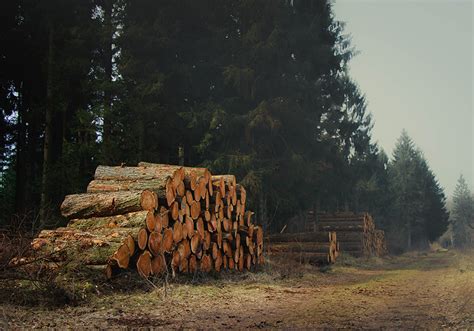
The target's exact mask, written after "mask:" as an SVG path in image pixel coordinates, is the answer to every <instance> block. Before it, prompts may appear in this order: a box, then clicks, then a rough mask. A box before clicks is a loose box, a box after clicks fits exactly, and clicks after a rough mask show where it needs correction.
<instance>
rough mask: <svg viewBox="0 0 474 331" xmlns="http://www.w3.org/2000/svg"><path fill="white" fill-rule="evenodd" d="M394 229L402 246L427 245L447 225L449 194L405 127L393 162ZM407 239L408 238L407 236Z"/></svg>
mask: <svg viewBox="0 0 474 331" xmlns="http://www.w3.org/2000/svg"><path fill="white" fill-rule="evenodd" d="M389 186H390V190H391V195H392V196H393V199H394V201H393V204H392V205H391V215H390V217H391V222H390V232H391V233H392V234H393V235H395V236H396V235H401V236H402V237H398V238H397V241H398V242H399V243H400V242H401V243H404V244H402V245H401V246H402V248H407V249H411V248H413V247H426V246H427V244H428V241H429V240H431V241H433V240H435V239H436V238H437V237H438V236H440V235H441V234H442V233H443V232H444V231H445V230H446V228H447V224H448V223H447V220H448V213H447V211H446V207H445V200H446V199H445V196H444V193H443V190H442V188H441V187H440V186H439V183H438V182H437V181H436V178H435V176H434V174H433V172H432V171H431V170H430V169H429V166H428V164H427V162H426V160H425V159H424V157H423V155H422V153H421V152H420V151H419V150H418V149H417V148H416V147H415V145H414V143H413V141H412V140H411V138H410V137H409V136H408V134H407V132H406V131H405V130H403V132H402V134H401V136H400V138H399V139H398V141H397V144H396V146H395V149H394V152H393V160H392V162H391V163H390V165H389ZM403 239H404V240H403Z"/></svg>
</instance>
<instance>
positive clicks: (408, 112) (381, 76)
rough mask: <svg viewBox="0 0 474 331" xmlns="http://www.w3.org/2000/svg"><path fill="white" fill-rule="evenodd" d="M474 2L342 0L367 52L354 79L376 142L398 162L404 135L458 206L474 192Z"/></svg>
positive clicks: (339, 14) (356, 62)
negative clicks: (463, 190) (462, 185)
mask: <svg viewBox="0 0 474 331" xmlns="http://www.w3.org/2000/svg"><path fill="white" fill-rule="evenodd" d="M473 10H474V9H473V2H472V1H470V0H464V1H463V0H445V1H443V0H412V1H409V0H336V2H335V4H334V13H335V15H336V19H338V20H341V21H345V22H346V23H347V25H346V29H345V31H346V33H348V34H351V35H352V42H353V45H354V46H355V47H356V48H357V50H358V51H360V54H359V55H358V56H356V57H355V58H354V59H353V60H352V62H351V65H350V73H351V76H352V77H353V78H354V79H355V80H356V81H357V82H358V83H359V86H360V88H361V90H362V91H363V92H364V93H365V94H366V97H367V100H368V103H369V105H368V109H369V111H370V112H371V113H372V115H373V117H374V119H375V127H374V130H373V137H374V140H375V141H378V142H379V145H380V146H382V148H383V149H384V150H385V151H386V152H387V154H389V155H391V154H392V150H393V147H394V145H395V141H396V139H397V138H398V137H399V136H400V133H401V131H402V129H403V128H405V129H406V130H407V131H408V134H409V135H410V137H412V139H413V140H414V142H415V143H416V144H417V146H418V147H419V148H421V150H423V152H424V154H425V157H426V158H427V160H428V162H429V164H430V166H431V168H432V169H433V171H434V172H435V174H436V175H437V178H438V180H439V182H440V183H441V185H442V186H443V187H444V188H445V193H446V194H447V195H448V196H449V197H450V198H451V194H452V192H453V190H454V187H455V185H456V181H457V179H458V177H459V175H460V173H463V174H464V176H465V177H466V179H467V180H468V182H469V183H470V186H471V188H474V160H473V158H474V135H473V128H474V115H473V113H474V108H473V95H474V88H473V77H474V71H473V25H472V21H473Z"/></svg>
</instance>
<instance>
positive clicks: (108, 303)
mask: <svg viewBox="0 0 474 331" xmlns="http://www.w3.org/2000/svg"><path fill="white" fill-rule="evenodd" d="M121 281H122V282H123V281H124V279H122V280H119V279H118V280H117V279H116V280H113V281H112V282H111V283H103V284H100V286H99V285H91V286H92V290H90V289H89V290H90V291H89V292H87V294H83V295H82V297H81V298H80V300H77V301H76V302H74V304H72V302H67V301H66V302H65V303H64V302H62V300H60V299H59V297H60V292H56V294H50V295H49V299H50V300H44V301H42V300H39V299H38V298H39V297H41V296H43V295H46V294H45V293H46V292H47V291H46V290H45V289H41V288H39V287H38V285H37V286H36V288H35V287H32V285H31V284H29V283H28V282H26V281H19V280H8V279H3V280H0V329H2V328H5V329H15V328H22V329H23V328H28V329H30V328H45V327H57V328H61V329H63V328H66V327H70V328H74V327H77V328H79V327H90V328H94V327H97V328H105V327H107V328H117V327H129V328H165V329H170V328H173V329H174V328H193V329H195V328H199V329H208V328H213V329H224V328H225V329H228V328H238V329H241V328H263V329H269V328H272V329H273V328H311V329H314V328H370V329H374V328H390V329H401V328H403V329H406V328H424V329H425V328H428V329H439V328H456V329H458V328H465V329H471V328H474V252H458V251H448V252H429V253H411V254H406V255H403V256H399V257H389V258H384V259H370V260H364V259H352V258H349V257H347V258H341V259H340V260H339V261H338V263H337V264H336V265H334V266H332V267H330V268H325V269H320V268H316V267H313V266H300V265H293V264H291V263H289V262H287V263H276V262H275V261H273V262H272V261H270V262H269V263H268V264H267V266H266V268H265V270H263V271H260V272H257V273H246V274H243V275H242V274H241V275H237V274H220V275H217V276H215V277H207V278H200V279H191V278H184V279H181V280H179V282H178V283H173V284H170V285H168V286H166V290H165V287H164V286H163V283H162V281H156V282H155V285H151V283H150V284H146V285H143V281H140V282H141V283H140V284H141V285H140V286H136V285H133V286H132V285H130V287H131V288H130V287H129V288H127V287H125V288H124V287H123V286H122V287H121V288H120V289H119V287H118V285H116V284H118V283H120V282H121ZM127 281H128V282H130V284H132V280H131V279H129V280H127ZM136 281H137V280H134V281H133V282H136ZM114 282H115V283H116V284H114ZM133 284H134V283H133ZM52 290H56V291H57V289H52ZM84 293H86V292H84ZM54 295H58V298H57V300H56V301H58V302H61V303H58V302H56V304H51V302H54V300H55V297H54ZM46 296H48V295H46ZM51 300H53V301H51Z"/></svg>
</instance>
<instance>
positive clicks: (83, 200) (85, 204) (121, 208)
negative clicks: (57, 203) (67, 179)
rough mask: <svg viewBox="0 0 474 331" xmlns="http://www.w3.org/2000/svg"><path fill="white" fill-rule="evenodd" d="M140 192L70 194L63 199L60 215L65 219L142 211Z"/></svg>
mask: <svg viewBox="0 0 474 331" xmlns="http://www.w3.org/2000/svg"><path fill="white" fill-rule="evenodd" d="M141 203H142V192H141V191H119V192H107V193H85V194H71V195H67V196H66V197H65V198H64V201H63V203H62V205H61V214H62V215H63V216H64V217H67V218H88V217H100V216H113V215H118V214H125V213H130V212H136V211H141V210H143V207H142V205H141Z"/></svg>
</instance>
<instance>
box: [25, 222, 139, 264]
mask: <svg viewBox="0 0 474 331" xmlns="http://www.w3.org/2000/svg"><path fill="white" fill-rule="evenodd" d="M139 230H140V229H139V228H103V229H97V230H96V231H95V232H83V231H80V230H77V229H68V228H58V229H56V230H43V231H42V232H41V233H40V234H39V236H38V237H37V238H35V239H34V240H33V241H32V243H31V247H32V248H33V250H35V251H37V252H38V254H40V256H44V257H45V258H47V259H50V260H52V261H57V262H66V261H70V260H74V261H76V262H80V263H81V264H85V265H89V264H92V265H102V264H104V265H105V264H107V263H108V261H109V260H110V259H112V258H114V254H115V253H116V252H118V256H115V257H116V258H117V259H118V260H119V261H117V262H119V264H121V265H120V267H122V268H123V267H125V268H126V267H127V266H128V259H129V258H130V257H131V256H132V255H133V254H134V251H135V248H134V240H135V238H136V237H137V235H138V231H139ZM129 237H131V238H132V239H131V240H130V238H129ZM122 246H127V249H126V250H125V247H122Z"/></svg>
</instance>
